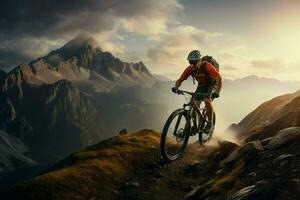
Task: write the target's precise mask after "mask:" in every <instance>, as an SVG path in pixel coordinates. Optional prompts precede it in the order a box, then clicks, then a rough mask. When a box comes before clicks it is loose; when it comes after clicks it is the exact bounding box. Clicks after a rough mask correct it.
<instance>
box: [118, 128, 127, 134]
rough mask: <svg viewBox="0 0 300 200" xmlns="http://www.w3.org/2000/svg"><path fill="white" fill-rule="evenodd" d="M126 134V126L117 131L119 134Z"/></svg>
mask: <svg viewBox="0 0 300 200" xmlns="http://www.w3.org/2000/svg"><path fill="white" fill-rule="evenodd" d="M126 134H127V129H126V128H124V129H122V130H120V131H119V135H126Z"/></svg>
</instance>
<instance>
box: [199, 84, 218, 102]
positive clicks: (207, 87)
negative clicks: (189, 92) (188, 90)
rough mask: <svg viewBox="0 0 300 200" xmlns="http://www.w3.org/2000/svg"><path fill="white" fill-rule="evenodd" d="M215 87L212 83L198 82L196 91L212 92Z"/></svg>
mask: <svg viewBox="0 0 300 200" xmlns="http://www.w3.org/2000/svg"><path fill="white" fill-rule="evenodd" d="M214 89H215V86H214V85H211V84H198V87H197V89H196V91H195V92H196V93H207V94H211V93H212V92H213V90H214ZM196 100H201V99H197V98H196Z"/></svg>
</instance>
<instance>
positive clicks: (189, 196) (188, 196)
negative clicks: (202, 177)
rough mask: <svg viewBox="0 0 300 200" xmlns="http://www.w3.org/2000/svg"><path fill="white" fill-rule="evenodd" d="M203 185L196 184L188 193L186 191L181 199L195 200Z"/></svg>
mask: <svg viewBox="0 0 300 200" xmlns="http://www.w3.org/2000/svg"><path fill="white" fill-rule="evenodd" d="M202 190H203V186H197V187H195V188H194V189H193V190H191V191H190V192H189V193H187V194H186V195H185V196H184V198H183V200H196V199H198V198H199V196H200V195H201V194H202Z"/></svg>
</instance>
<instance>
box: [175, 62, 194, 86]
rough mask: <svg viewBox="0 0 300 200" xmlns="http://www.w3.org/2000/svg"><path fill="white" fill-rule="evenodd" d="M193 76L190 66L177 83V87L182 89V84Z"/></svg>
mask: <svg viewBox="0 0 300 200" xmlns="http://www.w3.org/2000/svg"><path fill="white" fill-rule="evenodd" d="M190 75H191V67H190V66H188V67H187V68H186V69H185V70H184V72H183V73H182V74H181V76H180V78H179V79H178V80H177V81H176V83H175V87H177V88H178V87H180V86H181V83H182V82H183V81H184V80H185V79H187V78H188V77H189V76H190Z"/></svg>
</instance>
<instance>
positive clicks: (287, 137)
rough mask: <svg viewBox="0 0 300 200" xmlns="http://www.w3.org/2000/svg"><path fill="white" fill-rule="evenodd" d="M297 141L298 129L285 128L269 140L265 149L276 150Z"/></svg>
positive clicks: (299, 133)
mask: <svg viewBox="0 0 300 200" xmlns="http://www.w3.org/2000/svg"><path fill="white" fill-rule="evenodd" d="M298 139H300V127H290V128H286V129H283V130H281V131H279V132H278V133H277V135H275V136H274V137H273V138H272V139H271V141H270V142H269V144H268V145H267V146H266V148H268V149H277V148H280V147H282V146H285V145H288V144H290V143H291V142H293V141H295V140H298Z"/></svg>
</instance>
